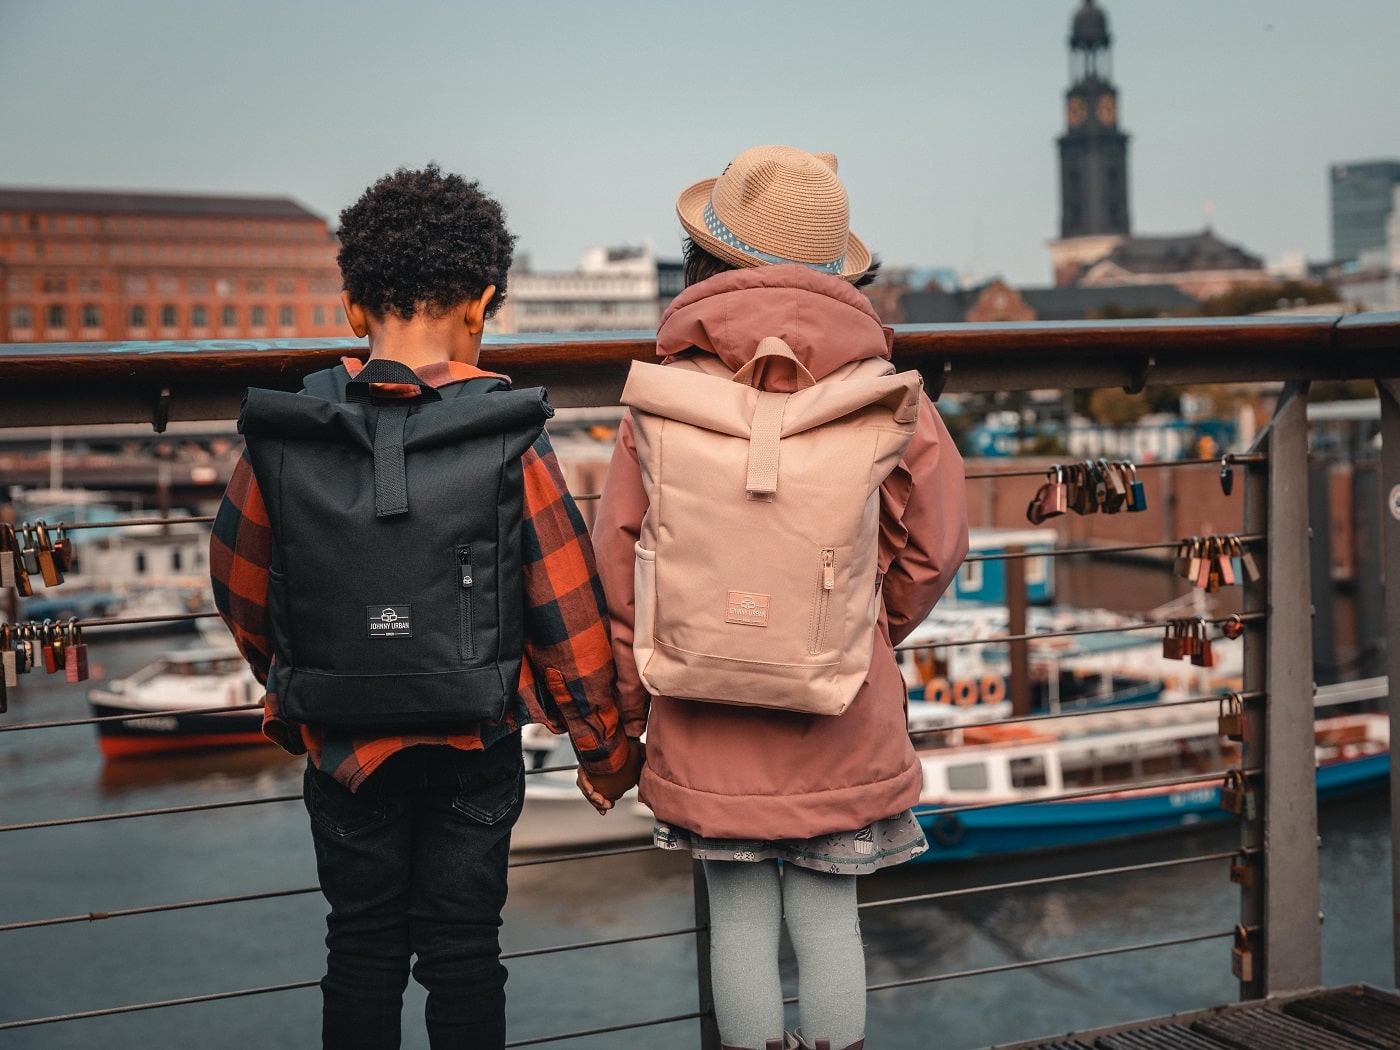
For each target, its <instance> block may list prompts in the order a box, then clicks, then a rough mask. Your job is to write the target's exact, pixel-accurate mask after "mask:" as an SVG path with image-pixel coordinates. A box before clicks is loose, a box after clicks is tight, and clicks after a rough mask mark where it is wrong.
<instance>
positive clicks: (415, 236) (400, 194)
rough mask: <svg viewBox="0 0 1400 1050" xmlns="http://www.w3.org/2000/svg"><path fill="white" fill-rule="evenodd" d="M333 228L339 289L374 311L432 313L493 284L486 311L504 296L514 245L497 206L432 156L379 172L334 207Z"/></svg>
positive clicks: (490, 311)
mask: <svg viewBox="0 0 1400 1050" xmlns="http://www.w3.org/2000/svg"><path fill="white" fill-rule="evenodd" d="M339 233H340V254H339V255H338V256H337V261H338V262H339V263H340V276H341V279H342V281H343V282H344V285H345V290H346V291H347V292H349V293H350V298H351V299H352V300H353V301H354V302H356V303H359V304H360V305H361V306H363V307H364V308H365V309H366V310H368V311H369V312H370V313H372V314H374V315H375V316H376V317H383V316H384V315H385V314H393V315H394V316H395V317H399V318H402V319H403V320H408V319H409V318H411V317H413V316H414V315H415V314H417V313H418V311H420V310H423V311H425V312H427V313H429V314H438V313H441V312H442V311H444V310H447V309H450V308H451V307H453V306H456V305H457V304H458V303H462V302H465V301H466V300H467V299H471V298H474V297H476V296H479V295H481V293H482V292H484V291H485V290H486V288H487V286H488V285H493V284H494V285H495V286H496V294H495V295H493V296H492V297H491V301H490V303H488V304H487V307H486V316H487V317H490V316H492V315H493V314H495V312H496V311H497V310H499V309H500V306H501V303H503V302H504V301H505V297H506V277H507V275H508V274H509V272H510V263H511V256H512V254H513V252H514V249H515V236H514V234H512V233H511V232H510V231H509V230H507V229H506V222H505V213H504V212H503V211H502V210H501V206H500V204H499V203H497V202H496V201H495V200H493V199H492V198H491V197H489V196H487V195H486V194H485V193H483V192H482V190H481V188H480V186H479V185H478V184H477V183H476V182H475V181H472V182H468V181H467V180H466V179H464V178H462V177H461V176H460V175H452V174H447V175H444V174H443V173H442V171H440V170H439V168H438V166H437V165H436V164H429V165H428V166H427V167H425V168H424V169H423V170H422V171H410V170H408V169H406V168H399V169H398V170H397V171H395V172H394V174H392V175H385V176H384V177H383V178H382V179H380V180H379V181H378V182H376V183H375V184H374V185H373V186H371V187H370V188H369V189H367V190H365V192H364V194H363V195H362V196H361V197H360V199H359V200H357V201H356V202H355V203H354V204H352V205H350V206H349V207H348V208H346V209H345V210H344V211H342V212H341V213H340V231H339Z"/></svg>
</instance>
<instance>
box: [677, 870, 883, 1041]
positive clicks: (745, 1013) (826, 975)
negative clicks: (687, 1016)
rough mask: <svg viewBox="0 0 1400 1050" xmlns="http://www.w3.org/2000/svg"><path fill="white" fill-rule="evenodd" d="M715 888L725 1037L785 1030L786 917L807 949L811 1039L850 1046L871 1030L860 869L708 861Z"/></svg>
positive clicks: (715, 945) (718, 1012) (806, 1023)
mask: <svg viewBox="0 0 1400 1050" xmlns="http://www.w3.org/2000/svg"><path fill="white" fill-rule="evenodd" d="M705 879H706V881H707V882H708V883H709V888H710V959H711V961H710V974H711V981H712V983H713V985H714V996H715V1016H716V1019H717V1021H718V1023H719V1034H720V1039H721V1041H722V1042H724V1043H725V1044H726V1045H727V1046H736V1047H757V1048H762V1047H763V1046H764V1044H765V1042H766V1041H767V1040H769V1039H779V1038H781V1037H782V1034H783V992H782V985H781V982H780V981H779V978H778V937H779V933H780V932H781V930H782V926H783V922H784V921H786V923H787V929H788V937H789V938H790V939H791V941H792V947H793V951H794V952H796V954H797V994H798V998H799V1000H800V1003H799V1017H800V1023H801V1031H802V1035H803V1038H804V1039H805V1040H806V1041H807V1042H808V1043H809V1044H812V1043H815V1042H816V1040H818V1039H830V1040H831V1045H832V1046H833V1047H843V1046H849V1045H850V1044H851V1043H854V1042H855V1041H856V1040H857V1039H860V1038H861V1037H862V1036H864V1034H865V949H864V947H863V946H862V944H861V941H860V918H859V915H858V913H857V911H856V877H855V876H854V875H828V874H825V873H824V872H818V871H811V870H809V869H807V868H800V867H798V866H797V865H795V864H786V865H783V867H782V873H781V875H780V874H779V866H778V862H777V861H776V860H764V861H757V862H752V861H712V860H707V861H705Z"/></svg>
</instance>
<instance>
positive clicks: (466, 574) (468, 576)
mask: <svg viewBox="0 0 1400 1050" xmlns="http://www.w3.org/2000/svg"><path fill="white" fill-rule="evenodd" d="M457 560H458V561H460V562H461V563H462V587H463V589H465V588H467V587H470V586H471V585H472V561H471V552H470V551H467V550H459V551H458V552H457Z"/></svg>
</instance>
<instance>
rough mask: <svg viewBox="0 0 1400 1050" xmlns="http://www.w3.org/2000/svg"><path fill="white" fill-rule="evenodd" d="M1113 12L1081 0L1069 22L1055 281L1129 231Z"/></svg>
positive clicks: (1067, 276)
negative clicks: (1111, 29)
mask: <svg viewBox="0 0 1400 1050" xmlns="http://www.w3.org/2000/svg"><path fill="white" fill-rule="evenodd" d="M1110 43H1111V37H1110V36H1109V32H1108V18H1107V17H1106V16H1105V15H1104V12H1103V10H1102V8H1100V7H1098V6H1097V5H1096V4H1095V3H1094V0H1084V2H1083V4H1082V5H1081V6H1080V8H1079V10H1077V11H1076V12H1075V13H1074V19H1073V21H1072V23H1071V26H1070V38H1069V47H1070V77H1071V81H1072V82H1071V84H1070V87H1069V90H1068V91H1067V92H1065V132H1064V134H1063V135H1061V136H1060V138H1059V147H1060V240H1059V241H1057V242H1055V243H1054V244H1052V245H1051V254H1052V257H1053V259H1054V264H1055V276H1056V283H1057V284H1061V283H1065V282H1066V281H1067V280H1072V279H1073V278H1072V275H1073V273H1074V272H1076V271H1077V270H1078V269H1079V268H1080V267H1081V266H1082V265H1083V264H1084V263H1086V262H1088V261H1090V260H1092V259H1095V258H1101V257H1102V256H1103V255H1104V254H1106V253H1107V252H1108V251H1110V250H1111V249H1112V247H1113V246H1114V245H1115V244H1117V243H1118V242H1119V241H1121V240H1123V239H1125V238H1127V237H1129V236H1131V228H1130V223H1129V219H1128V136H1127V135H1126V134H1125V133H1124V132H1123V131H1122V129H1120V128H1119V126H1118V89H1117V88H1116V87H1114V85H1113V80H1112V68H1111V65H1110V58H1109V44H1110Z"/></svg>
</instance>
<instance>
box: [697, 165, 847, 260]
mask: <svg viewBox="0 0 1400 1050" xmlns="http://www.w3.org/2000/svg"><path fill="white" fill-rule="evenodd" d="M676 212H677V214H678V215H679V216H680V219H681V225H682V226H684V227H685V232H686V233H688V234H690V237H691V240H693V241H694V242H695V243H696V244H697V245H699V246H700V247H701V248H704V249H705V250H706V251H707V252H709V253H710V254H711V255H713V256H715V257H717V258H720V259H723V260H724V261H726V262H729V263H733V264H734V265H735V266H762V265H764V264H765V263H794V262H795V263H802V264H803V265H804V266H810V267H811V268H812V269H814V270H817V271H819V272H821V273H829V274H833V275H835V276H837V277H841V278H844V279H845V280H847V281H854V280H857V279H858V278H859V277H860V276H861V275H862V274H864V273H865V271H866V270H868V269H870V251H869V249H867V248H866V247H865V245H864V244H862V243H861V242H860V240H859V239H858V238H857V237H856V235H855V234H853V233H852V232H851V230H850V208H849V206H848V204H847V202H846V188H845V187H844V186H842V185H841V180H840V179H838V178H837V177H836V157H835V156H834V155H833V154H831V153H807V152H805V151H804V150H800V149H794V148H793V147H791V146H755V147H754V148H753V149H747V150H745V151H744V152H743V153H740V154H739V155H738V156H737V157H735V158H734V159H733V160H732V161H730V163H729V166H728V167H727V168H725V169H724V171H723V172H722V173H721V174H720V176H719V178H717V179H704V180H703V181H701V182H697V183H696V184H695V185H694V186H691V187H689V188H687V189H686V190H685V191H683V192H682V193H681V195H680V197H679V198H677V200H676Z"/></svg>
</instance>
